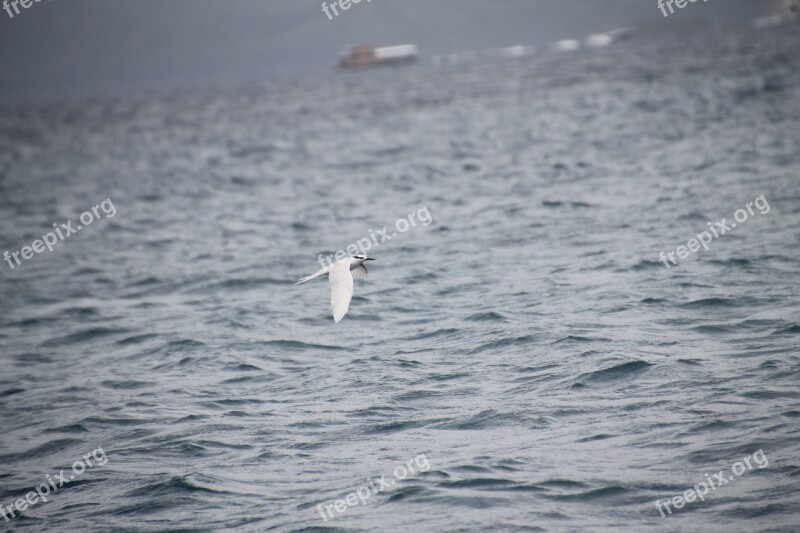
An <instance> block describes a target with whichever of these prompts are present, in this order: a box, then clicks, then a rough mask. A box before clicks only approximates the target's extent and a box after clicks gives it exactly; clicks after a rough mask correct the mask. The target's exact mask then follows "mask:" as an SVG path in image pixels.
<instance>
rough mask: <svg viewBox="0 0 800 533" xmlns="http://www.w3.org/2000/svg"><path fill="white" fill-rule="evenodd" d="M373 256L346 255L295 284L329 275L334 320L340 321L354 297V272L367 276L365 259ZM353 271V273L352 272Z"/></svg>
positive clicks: (357, 274)
mask: <svg viewBox="0 0 800 533" xmlns="http://www.w3.org/2000/svg"><path fill="white" fill-rule="evenodd" d="M371 260H372V258H370V257H367V256H365V255H356V256H354V257H345V258H344V259H340V260H339V261H336V262H335V263H333V264H331V265H328V266H326V267H325V268H323V269H322V270H319V271H317V272H315V273H313V274H311V275H310V276H306V277H304V278H303V279H301V280H300V281H298V282H297V283H295V285H299V284H301V283H305V282H306V281H311V280H312V279H314V278H319V277H322V276H328V279H329V281H330V283H331V308H332V309H333V312H332V314H333V321H334V322H339V321H341V320H342V318H344V315H346V314H347V310H348V309H350V300H351V299H352V298H353V274H355V275H356V276H364V277H366V276H367V267H366V266H364V261H371ZM351 271H352V273H351Z"/></svg>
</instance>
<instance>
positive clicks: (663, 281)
mask: <svg viewBox="0 0 800 533" xmlns="http://www.w3.org/2000/svg"><path fill="white" fill-rule="evenodd" d="M798 49H800V29H798V28H797V27H791V26H784V27H780V28H773V29H769V30H767V31H763V32H757V31H755V30H751V29H747V28H741V29H731V28H727V29H721V28H715V27H698V28H694V29H692V30H680V31H678V30H675V31H670V32H661V33H656V32H647V31H643V32H640V33H639V35H637V36H636V37H635V38H634V39H631V40H629V41H625V42H622V43H618V44H616V45H614V46H611V47H609V48H605V49H600V50H583V51H578V52H575V53H557V52H548V51H541V52H539V53H538V54H536V55H533V56H530V57H524V58H517V59H506V60H498V59H486V58H484V59H478V60H475V61H470V62H463V63H461V64H458V65H442V66H435V65H432V64H429V63H422V64H419V65H415V66H411V67H407V68H396V69H377V70H369V71H362V72H348V73H332V74H328V75H324V76H318V77H310V78H304V79H302V80H295V81H291V82H289V81H284V82H275V83H271V84H266V85H252V86H247V87H240V88H237V89H214V90H212V89H199V88H198V89H187V90H179V91H173V92H169V93H152V94H146V95H141V96H139V97H129V98H117V99H112V98H105V99H89V98H87V99H86V100H85V101H81V102H67V103H61V104H58V105H56V104H51V105H40V106H26V107H12V106H5V107H4V108H3V109H2V113H0V116H1V118H0V146H1V147H2V148H0V220H2V229H3V231H2V232H1V235H0V240H1V241H2V242H1V243H0V245H1V246H2V249H0V252H4V251H6V250H8V251H9V252H10V253H13V252H15V251H19V250H20V249H22V248H23V247H24V246H27V245H31V244H32V242H33V241H34V240H36V239H40V238H41V237H42V236H43V235H45V234H46V233H47V232H50V231H54V230H56V229H61V227H60V225H61V224H65V225H69V224H67V221H72V222H71V227H72V228H73V230H74V231H75V232H74V233H71V234H70V235H69V236H65V238H64V239H63V240H61V239H59V240H58V241H57V242H56V243H55V244H54V246H53V251H52V252H51V251H48V250H47V249H46V248H45V249H44V251H43V252H41V253H38V254H34V255H33V257H31V258H29V259H25V260H22V261H21V263H20V264H19V265H17V266H15V268H13V269H11V268H10V266H9V264H8V262H7V261H5V260H4V261H3V262H2V263H0V271H2V274H1V275H0V295H2V296H0V298H1V299H2V309H3V310H2V313H1V314H0V408H1V409H2V411H0V413H1V414H2V432H0V465H2V466H1V467H0V505H2V506H4V507H5V508H8V506H9V505H14V502H15V501H17V500H18V499H19V498H23V497H25V495H26V494H28V493H29V492H30V491H31V490H34V489H35V488H36V487H37V486H38V487H41V484H42V483H47V482H48V480H49V479H53V478H54V477H56V476H57V474H59V473H60V472H61V471H62V470H64V474H65V475H66V476H67V478H68V477H69V476H70V475H72V476H74V478H73V479H68V481H67V482H66V483H64V484H63V486H60V487H58V488H57V489H54V490H52V493H51V494H50V495H49V496H47V499H48V501H47V502H42V501H41V500H35V501H34V504H33V505H31V506H29V507H28V508H27V509H26V510H25V511H22V512H16V514H17V516H16V517H15V518H13V519H11V520H10V521H5V520H2V519H1V518H0V530H6V529H7V530H20V531H24V530H30V531H43V530H47V531H91V532H94V531H97V532H123V531H124V532H156V531H159V532H162V531H172V532H175V531H186V532H188V531H240V532H262V531H324V530H325V531H327V530H330V531H333V530H336V531H375V530H379V531H409V530H412V531H437V532H438V531H464V532H467V531H470V532H471V531H475V532H478V531H481V532H482V531H578V530H587V531H648V530H667V531H708V530H718V529H724V530H726V531H798V530H800V505H798V504H800V440H799V439H798V438H799V437H800V387H798V384H799V383H800V356H799V353H798V352H799V350H798V349H799V348H800V299H799V298H798V290H797V289H798V280H799V279H800V278H799V277H798V276H799V275H800V253H799V252H798V237H799V236H800V184H799V180H800V56H798V54H797V50H798ZM104 201H105V202H106V203H105V204H103V203H102V202H104ZM748 204H749V205H750V211H751V212H748V211H747V206H748ZM94 206H99V207H98V208H96V209H95V211H96V212H95V213H94V214H92V213H91V209H92V207H94ZM739 209H744V214H745V215H746V217H745V220H742V221H741V222H739V223H737V225H736V227H735V228H733V227H731V229H729V230H725V234H724V235H719V236H718V237H714V238H713V239H708V240H709V242H707V243H706V246H707V249H704V248H703V247H699V249H697V250H696V251H693V252H692V253H688V252H687V250H679V249H678V247H679V246H687V245H688V246H692V247H694V248H698V246H699V244H698V243H694V244H693V245H692V244H691V243H689V242H688V241H690V239H692V238H696V237H697V235H698V234H701V235H702V232H703V231H706V230H709V231H710V230H711V228H710V227H709V225H708V223H709V222H712V223H717V222H721V221H722V219H723V218H724V219H726V222H725V224H724V225H725V226H728V227H730V226H731V223H732V222H734V221H735V220H738V219H734V217H735V216H736V215H737V210H739ZM87 210H88V211H89V213H90V215H89V216H84V220H85V221H88V222H90V223H89V224H82V223H81V222H82V221H81V220H80V219H79V217H80V216H81V214H82V213H84V212H86V211H87ZM112 213H113V216H111V215H112ZM412 213H414V214H416V215H417V216H416V217H415V220H417V221H419V220H426V221H428V223H421V222H418V223H417V224H416V225H413V226H409V227H408V229H407V230H406V231H397V229H398V226H397V221H398V220H402V219H405V220H408V215H409V214H412ZM426 214H429V215H430V219H428V218H426ZM738 215H739V217H740V218H741V212H739V213H738ZM90 219H91V220H90ZM54 224H56V226H57V227H56V228H54V227H53V225H54ZM78 225H80V226H81V229H80V230H77V228H76V227H77V226H78ZM712 225H713V226H714V228H715V231H716V228H717V226H716V225H715V224H712ZM384 226H386V227H387V229H386V232H387V234H388V235H390V236H391V235H392V234H394V236H392V237H391V239H389V240H386V241H385V242H382V243H380V244H379V245H377V246H376V245H374V243H375V241H376V240H377V241H380V240H381V239H380V238H378V237H377V230H381V231H383V228H384ZM404 227H405V225H404V224H403V223H401V225H400V228H401V229H402V228H404ZM720 231H721V230H720ZM63 232H67V230H66V229H64V230H63ZM372 235H375V236H376V239H375V240H373V241H372V243H373V245H372V246H371V249H370V250H369V252H368V253H369V254H370V256H372V257H374V258H375V259H376V261H374V262H371V263H370V264H369V266H370V275H369V277H368V278H367V279H366V280H362V279H357V280H356V282H355V296H354V298H353V301H352V305H351V308H350V312H349V314H348V315H347V316H346V317H345V319H344V320H343V321H342V322H341V323H339V324H334V323H333V321H332V319H331V318H330V316H329V304H328V302H329V291H328V285H327V282H326V281H325V280H315V281H314V282H311V283H307V284H303V285H299V286H295V285H293V283H294V281H296V280H297V279H299V278H300V277H302V276H305V275H308V274H311V273H313V272H314V271H316V270H317V269H318V268H319V264H318V263H317V260H318V254H321V253H324V254H327V253H330V252H335V251H336V250H339V249H342V248H345V247H347V246H348V245H350V244H351V243H355V242H356V241H358V240H359V239H370V238H371V236H372ZM676 250H678V251H676ZM662 252H664V253H673V257H674V258H675V259H676V262H677V265H674V264H672V263H670V262H669V259H666V263H667V264H669V265H670V267H669V268H667V266H665V262H664V261H663V260H662V258H661V256H660V254H661V253H662ZM677 253H680V254H681V255H684V256H685V257H683V258H681V257H680V256H678V255H675V254H677ZM687 253H688V256H686V255H687ZM10 261H13V258H12V259H10ZM100 450H102V451H100ZM93 451H94V452H95V455H94V456H92V455H91V453H90V452H93ZM87 453H88V454H90V455H88V456H87V455H86V454H87ZM754 454H755V455H754ZM745 458H747V460H748V461H749V467H745V466H744V465H745V462H744V459H745ZM76 461H77V462H83V465H81V464H79V465H78V466H77V467H76V469H77V472H79V471H80V470H81V469H82V468H83V467H85V468H86V469H85V471H83V472H80V473H77V472H76V470H73V467H72V465H73V464H74V462H76ZM409 461H410V462H409ZM86 462H92V464H91V465H90V466H87V465H86ZM101 463H102V464H101ZM737 463H739V464H741V465H742V466H740V467H736V464H737ZM765 463H766V464H765ZM762 465H763V468H762ZM409 468H410V469H413V470H414V472H413V473H408V475H405V474H404V469H405V470H407V469H409ZM736 468H738V469H739V471H740V472H741V473H739V472H737V471H736V470H735V469H736ZM742 469H744V470H742ZM720 471H723V476H724V477H726V478H728V479H727V481H726V483H725V484H724V485H721V486H719V487H716V488H713V489H711V488H710V487H708V486H707V485H706V488H707V489H708V494H707V495H705V496H704V499H703V501H700V500H695V501H693V502H691V503H686V505H681V508H680V509H678V508H677V504H672V507H671V508H670V509H669V511H668V512H665V513H664V517H662V516H661V514H660V513H659V511H658V509H657V508H656V506H655V502H656V501H657V500H659V501H664V500H667V499H672V498H673V497H675V496H678V495H682V494H684V493H685V491H687V490H688V489H692V488H693V487H694V486H696V485H697V486H698V488H697V490H698V492H700V491H702V488H701V486H700V485H699V484H701V483H706V484H707V481H706V480H707V479H711V480H712V481H711V482H712V483H713V478H714V475H715V474H716V473H717V472H720ZM731 472H734V474H735V475H734V474H731ZM707 473H708V474H709V477H706V474H707ZM382 475H385V476H386V478H385V479H387V480H389V482H393V483H391V486H390V487H383V488H382V489H381V490H377V489H379V488H381V487H380V485H379V482H378V481H377V478H380V477H381V476H382ZM47 476H50V477H49V478H48V477H47ZM400 478H404V479H400ZM61 483H62V482H61V481H59V482H58V483H56V484H55V485H56V486H58V485H59V484H61ZM370 483H372V485H370ZM718 483H721V482H719V481H718ZM372 487H375V489H373V488H372ZM357 490H361V494H362V495H364V493H365V491H366V494H367V495H368V496H365V497H364V501H365V502H366V503H364V504H362V503H361V502H360V501H359V502H357V503H356V504H355V505H349V504H348V505H346V509H345V510H344V512H338V511H337V510H336V507H335V506H336V503H335V502H336V501H337V500H345V503H347V501H346V500H347V498H348V495H349V494H351V493H353V492H354V491H357ZM376 490H377V492H376ZM349 499H350V500H351V501H353V500H355V497H352V498H349ZM320 504H321V505H322V506H321V507H318V505H320ZM339 505H340V507H344V506H345V504H339ZM325 506H330V507H329V509H333V511H330V510H329V511H328V513H329V514H326V515H325V516H324V518H323V514H324V513H325V512H326V511H325ZM320 509H321V510H322V512H320ZM331 514H333V515H334V516H333V517H331Z"/></svg>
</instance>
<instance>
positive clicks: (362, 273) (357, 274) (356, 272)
mask: <svg viewBox="0 0 800 533" xmlns="http://www.w3.org/2000/svg"><path fill="white" fill-rule="evenodd" d="M352 272H353V277H354V278H366V277H367V274H368V273H369V272H368V271H367V267H366V266H365V265H364V263H361V264H360V265H358V266H357V267H355V268H354V269H353V270H352Z"/></svg>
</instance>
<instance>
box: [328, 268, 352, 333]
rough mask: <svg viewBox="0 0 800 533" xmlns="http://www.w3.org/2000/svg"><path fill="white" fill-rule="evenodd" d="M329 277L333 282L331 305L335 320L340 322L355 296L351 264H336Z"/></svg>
mask: <svg viewBox="0 0 800 533" xmlns="http://www.w3.org/2000/svg"><path fill="white" fill-rule="evenodd" d="M328 278H329V279H330V282H331V307H332V308H333V313H332V314H333V321H334V322H339V321H340V320H342V318H344V315H346V314H347V310H348V309H349V308H350V300H351V299H352V298H353V276H352V275H350V265H347V264H344V263H338V264H334V265H333V267H332V268H331V270H330V272H329V274H328Z"/></svg>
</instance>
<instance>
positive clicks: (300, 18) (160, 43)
mask: <svg viewBox="0 0 800 533" xmlns="http://www.w3.org/2000/svg"><path fill="white" fill-rule="evenodd" d="M321 2H322V0H56V1H49V0H43V1H41V2H39V3H34V4H33V5H32V6H31V7H30V8H28V9H23V10H21V11H22V12H21V13H20V14H19V15H15V16H14V18H10V17H9V16H8V14H7V13H6V12H5V11H0V61H2V76H0V104H2V103H12V102H16V101H26V100H35V99H41V98H52V97H75V96H90V95H96V94H115V93H130V92H136V91H138V90H141V89H146V88H169V87H176V86H184V85H198V84H199V85H204V84H239V83H244V82H248V81H260V80H265V79H269V78H270V77H274V76H286V75H295V74H298V73H302V72H320V71H324V70H325V69H330V68H331V67H332V65H333V64H334V62H335V59H336V55H337V53H338V51H339V50H340V49H341V48H342V47H343V46H345V45H348V44H351V43H355V42H360V41H364V40H368V41H371V42H374V43H377V44H399V43H406V42H411V43H415V44H417V45H418V46H419V47H420V51H421V53H422V55H423V56H430V55H435V54H442V53H450V52H459V51H468V50H478V49H483V48H488V47H497V46H510V45H514V44H541V43H546V42H550V41H554V40H558V39H563V38H569V37H575V38H583V37H584V36H585V35H587V34H589V33H592V32H595V31H600V30H604V29H611V28H615V27H619V26H626V25H631V24H635V25H641V24H645V25H648V28H652V30H653V31H658V27H659V25H664V26H667V25H670V26H672V27H674V26H675V25H681V24H685V23H689V22H692V21H697V20H699V19H705V20H707V21H714V22H719V23H746V22H748V21H749V19H752V18H753V17H754V16H757V15H758V14H760V13H762V12H763V11H764V9H765V6H766V5H767V4H769V3H770V2H769V0H710V1H708V2H707V3H703V2H697V3H693V4H689V5H688V6H687V7H685V8H684V9H682V10H680V11H678V12H677V13H676V14H674V15H672V16H670V17H669V18H664V17H663V15H662V14H661V12H660V11H659V10H658V8H657V0H372V2H371V3H367V1H366V0H363V1H362V2H361V3H360V4H357V5H353V6H352V7H351V8H350V10H349V11H346V12H344V13H342V14H341V15H340V16H338V17H336V18H334V19H333V20H328V18H327V17H326V16H325V14H324V13H323V12H322V7H321Z"/></svg>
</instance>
